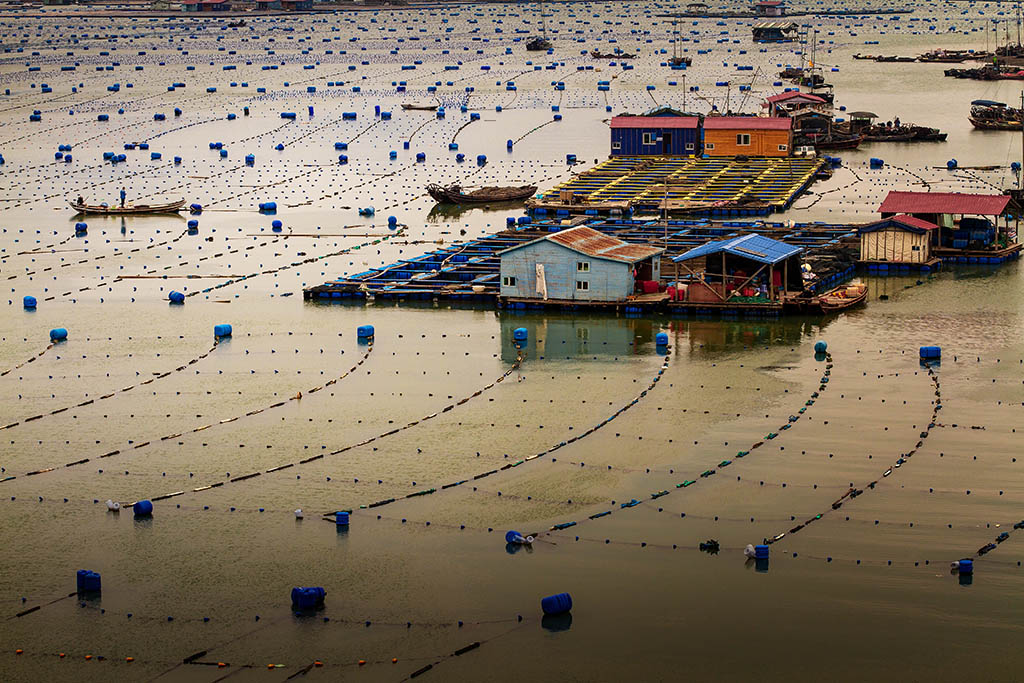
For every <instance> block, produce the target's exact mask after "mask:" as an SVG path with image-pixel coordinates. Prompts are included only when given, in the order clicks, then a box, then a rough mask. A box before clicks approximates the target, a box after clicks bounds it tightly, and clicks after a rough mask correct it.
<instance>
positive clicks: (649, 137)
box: [643, 133, 654, 145]
mask: <svg viewBox="0 0 1024 683" xmlns="http://www.w3.org/2000/svg"><path fill="white" fill-rule="evenodd" d="M643 144H644V145H653V144H654V133H644V137H643Z"/></svg>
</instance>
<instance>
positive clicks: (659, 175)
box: [527, 157, 829, 217]
mask: <svg viewBox="0 0 1024 683" xmlns="http://www.w3.org/2000/svg"><path fill="white" fill-rule="evenodd" d="M828 167H829V166H828V162H827V161H826V160H825V159H818V158H805V157H787V158H765V157H751V158H748V159H743V160H737V159H735V158H732V157H720V158H707V159H704V158H700V157H613V158H611V159H609V160H607V161H605V162H603V163H601V164H598V165H597V166H595V167H594V168H592V169H590V170H587V171H584V172H582V173H580V174H579V175H577V176H575V177H573V178H572V179H571V180H568V181H566V182H564V183H562V184H561V185H557V186H556V187H554V188H553V189H551V190H549V191H547V192H545V193H544V194H543V195H542V196H541V197H540V198H539V199H532V200H530V201H529V202H528V203H527V206H528V207H529V208H531V209H532V210H533V211H534V215H536V216H543V215H546V214H547V213H548V212H555V213H556V215H560V216H566V215H570V214H589V215H598V214H605V213H612V212H615V211H622V212H626V211H633V212H636V213H645V212H659V211H663V210H665V209H666V207H667V209H668V212H669V214H670V215H703V216H711V217H725V216H762V215H768V214H770V213H773V212H776V211H784V210H785V209H787V208H789V206H790V205H791V204H792V203H793V201H794V200H795V199H796V198H797V197H799V196H800V194H802V193H803V192H804V190H806V189H807V187H808V186H810V184H811V183H813V182H814V180H815V179H816V178H817V177H818V176H819V174H821V173H823V172H824V171H825V170H826V169H827V168H828Z"/></svg>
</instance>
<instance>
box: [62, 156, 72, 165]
mask: <svg viewBox="0 0 1024 683" xmlns="http://www.w3.org/2000/svg"><path fill="white" fill-rule="evenodd" d="M64 163H65V164H70V163H71V155H70V154H65V155H64Z"/></svg>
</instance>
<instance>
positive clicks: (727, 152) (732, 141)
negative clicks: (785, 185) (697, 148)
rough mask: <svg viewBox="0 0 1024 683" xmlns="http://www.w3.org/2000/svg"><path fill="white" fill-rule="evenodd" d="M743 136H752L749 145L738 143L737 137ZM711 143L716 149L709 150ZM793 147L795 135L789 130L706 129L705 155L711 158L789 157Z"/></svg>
mask: <svg viewBox="0 0 1024 683" xmlns="http://www.w3.org/2000/svg"><path fill="white" fill-rule="evenodd" d="M741 134H742V135H750V144H749V145H739V144H737V143H736V136H737V135H741ZM709 143H710V144H712V145H714V147H713V148H711V149H708V144H709ZM780 145H781V146H782V147H783V149H779V146H780ZM792 147H793V133H792V131H789V130H742V129H734V130H717V129H713V130H708V129H707V128H705V129H704V153H705V154H707V155H709V156H717V157H721V156H728V157H731V156H736V155H738V154H745V155H747V156H751V157H788V156H789V155H790V152H791V151H792Z"/></svg>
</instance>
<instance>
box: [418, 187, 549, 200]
mask: <svg viewBox="0 0 1024 683" xmlns="http://www.w3.org/2000/svg"><path fill="white" fill-rule="evenodd" d="M536 191H537V186H536V185H520V186H518V187H495V186H487V187H481V188H479V189H477V190H473V191H472V192H465V191H463V189H462V187H460V186H459V185H448V186H447V187H442V186H440V185H435V184H431V185H427V192H428V193H429V194H430V196H431V197H433V198H434V201H436V202H440V203H442V204H482V203H485V202H511V201H518V200H523V199H527V198H529V197H531V196H533V194H534V193H535V192H536Z"/></svg>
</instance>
